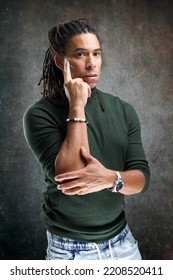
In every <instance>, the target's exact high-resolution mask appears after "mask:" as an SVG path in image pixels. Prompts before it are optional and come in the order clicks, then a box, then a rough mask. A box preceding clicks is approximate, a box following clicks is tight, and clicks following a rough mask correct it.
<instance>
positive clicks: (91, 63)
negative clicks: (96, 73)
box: [86, 55, 96, 69]
mask: <svg viewBox="0 0 173 280" xmlns="http://www.w3.org/2000/svg"><path fill="white" fill-rule="evenodd" d="M95 67H96V62H95V59H94V57H93V56H92V55H89V56H88V58H87V61H86V68H87V69H89V68H91V69H94V68H95Z"/></svg>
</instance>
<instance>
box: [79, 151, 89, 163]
mask: <svg viewBox="0 0 173 280" xmlns="http://www.w3.org/2000/svg"><path fill="white" fill-rule="evenodd" d="M80 152H81V155H82V157H83V158H84V159H85V160H86V162H87V163H88V162H89V161H90V160H91V159H92V156H91V155H90V154H89V153H88V152H87V151H86V149H85V147H82V148H81V150H80Z"/></svg>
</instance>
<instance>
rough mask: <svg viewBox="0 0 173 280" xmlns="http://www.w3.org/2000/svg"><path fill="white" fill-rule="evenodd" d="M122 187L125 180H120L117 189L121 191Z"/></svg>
mask: <svg viewBox="0 0 173 280" xmlns="http://www.w3.org/2000/svg"><path fill="white" fill-rule="evenodd" d="M122 187H123V181H122V180H119V181H118V184H117V186H116V191H117V192H119V191H120V190H121V189H122Z"/></svg>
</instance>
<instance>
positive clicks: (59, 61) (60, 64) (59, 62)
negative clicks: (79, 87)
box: [54, 54, 64, 71]
mask: <svg viewBox="0 0 173 280" xmlns="http://www.w3.org/2000/svg"><path fill="white" fill-rule="evenodd" d="M54 62H55V65H56V66H57V67H58V68H59V69H61V70H62V71H63V70H64V61H63V58H62V56H60V55H58V54H56V55H55V56H54Z"/></svg>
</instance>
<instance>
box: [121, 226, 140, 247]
mask: <svg viewBox="0 0 173 280" xmlns="http://www.w3.org/2000/svg"><path fill="white" fill-rule="evenodd" d="M124 243H125V244H127V245H128V246H131V247H134V246H137V245H138V242H137V240H136V239H135V238H134V237H133V235H132V233H131V231H130V230H129V231H128V233H127V235H126V237H125V238H124Z"/></svg>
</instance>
